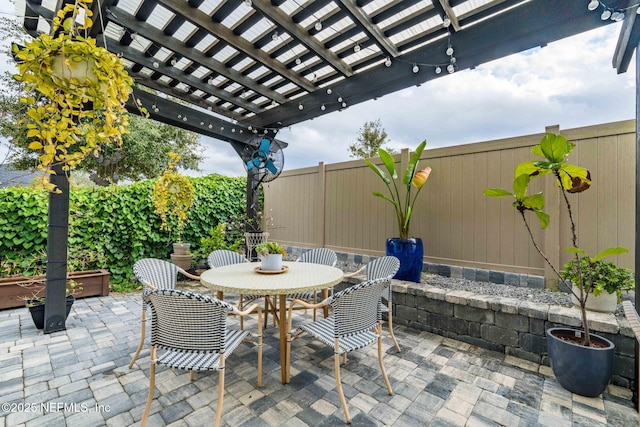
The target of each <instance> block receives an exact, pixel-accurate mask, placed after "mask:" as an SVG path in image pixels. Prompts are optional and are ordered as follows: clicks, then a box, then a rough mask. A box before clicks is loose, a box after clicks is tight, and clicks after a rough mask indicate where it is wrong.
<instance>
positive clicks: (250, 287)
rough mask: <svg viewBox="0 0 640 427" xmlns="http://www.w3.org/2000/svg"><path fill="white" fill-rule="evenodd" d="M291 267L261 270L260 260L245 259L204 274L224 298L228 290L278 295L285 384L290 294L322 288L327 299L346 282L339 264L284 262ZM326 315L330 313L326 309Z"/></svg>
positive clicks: (281, 353)
mask: <svg viewBox="0 0 640 427" xmlns="http://www.w3.org/2000/svg"><path fill="white" fill-rule="evenodd" d="M283 265H284V266H286V267H287V271H286V272H284V273H279V274H273V273H268V274H265V273H259V272H256V270H255V269H256V268H259V267H260V263H258V262H245V263H240V264H232V265H227V266H224V267H218V268H212V269H210V270H207V271H205V272H204V273H202V274H201V275H200V282H202V284H203V285H205V286H207V287H209V288H211V290H212V291H216V292H217V298H219V299H222V298H223V294H224V292H232V293H236V294H245V295H278V297H279V303H280V304H279V315H278V327H279V328H280V369H281V372H282V383H283V384H286V383H287V382H288V378H286V369H285V368H286V366H287V364H288V363H289V361H288V360H287V355H286V353H287V352H286V345H287V331H286V328H287V295H288V294H294V293H299V292H307V291H314V290H322V296H323V298H326V297H327V294H328V292H327V289H328V288H330V287H332V286H333V285H336V284H338V283H340V282H341V281H342V278H343V276H344V273H343V272H342V270H340V269H339V268H336V267H331V266H328V265H322V264H313V263H307V262H283ZM325 315H326V312H325Z"/></svg>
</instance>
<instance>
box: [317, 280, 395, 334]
mask: <svg viewBox="0 0 640 427" xmlns="http://www.w3.org/2000/svg"><path fill="white" fill-rule="evenodd" d="M388 285H389V282H388V280H387V279H386V278H383V279H375V280H369V281H367V282H363V283H360V284H357V285H353V286H351V287H349V288H347V289H344V290H342V291H340V292H336V293H335V294H334V295H333V296H332V297H330V298H329V304H330V305H331V307H333V317H334V320H335V338H340V337H343V336H348V335H355V334H358V333H361V332H365V331H369V330H371V329H373V328H375V327H376V325H377V324H378V321H379V320H380V319H381V314H380V294H381V293H382V290H383V289H384V288H385V287H386V286H388Z"/></svg>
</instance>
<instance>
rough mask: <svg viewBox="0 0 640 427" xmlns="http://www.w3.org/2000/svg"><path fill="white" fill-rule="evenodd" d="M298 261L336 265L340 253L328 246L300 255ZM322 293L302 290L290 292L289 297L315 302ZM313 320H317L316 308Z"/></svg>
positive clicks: (290, 298) (289, 298) (330, 290)
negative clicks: (294, 292) (337, 253)
mask: <svg viewBox="0 0 640 427" xmlns="http://www.w3.org/2000/svg"><path fill="white" fill-rule="evenodd" d="M296 262H310V263H314V264H323V265H329V266H331V267H335V265H336V263H337V262H338V255H336V253H335V252H334V251H332V250H331V249H328V248H316V249H311V250H309V251H307V252H305V253H303V254H302V255H300V257H299V258H298V259H297V260H296ZM332 291H333V289H329V294H331V292H332ZM320 295H322V294H321V292H319V291H311V292H301V293H297V294H288V295H287V299H288V300H290V301H292V300H295V299H301V300H305V301H307V302H309V303H313V304H315V303H317V302H318V298H319V297H320ZM313 320H316V310H313Z"/></svg>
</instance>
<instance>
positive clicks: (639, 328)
mask: <svg viewBox="0 0 640 427" xmlns="http://www.w3.org/2000/svg"><path fill="white" fill-rule="evenodd" d="M622 309H623V310H624V316H625V317H626V318H627V321H628V322H629V326H631V330H632V331H633V334H634V335H635V337H636V340H637V341H638V343H640V316H638V312H637V311H636V309H635V307H634V306H633V303H632V302H631V301H622ZM637 363H638V369H640V359H638V360H637ZM638 426H640V408H638Z"/></svg>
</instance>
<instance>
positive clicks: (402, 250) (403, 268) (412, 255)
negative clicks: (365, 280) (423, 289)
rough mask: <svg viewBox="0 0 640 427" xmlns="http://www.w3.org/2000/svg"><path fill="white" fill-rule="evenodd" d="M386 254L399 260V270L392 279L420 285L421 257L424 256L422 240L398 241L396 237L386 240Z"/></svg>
mask: <svg viewBox="0 0 640 427" xmlns="http://www.w3.org/2000/svg"><path fill="white" fill-rule="evenodd" d="M386 254H387V255H388V256H394V257H396V258H398V259H399V260H400V269H398V272H397V273H396V275H395V276H393V278H394V279H398V280H408V281H411V282H416V283H420V277H421V276H422V256H423V255H424V249H423V247H422V239H420V238H411V239H400V238H396V237H394V238H391V239H387V245H386Z"/></svg>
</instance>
